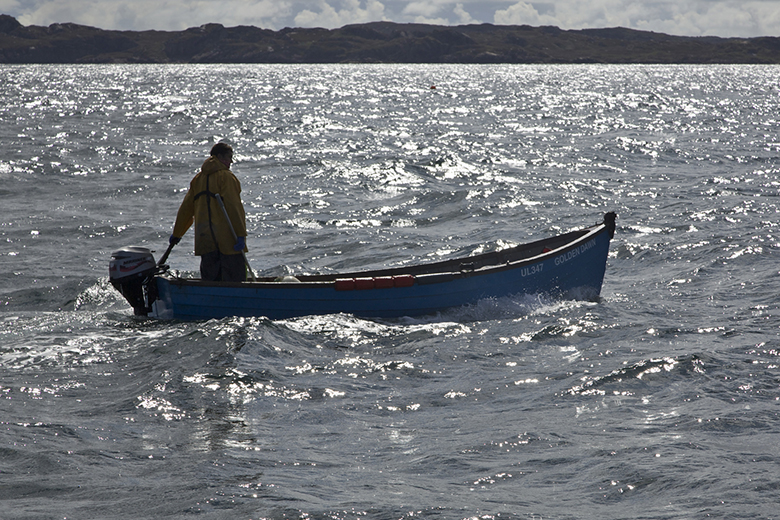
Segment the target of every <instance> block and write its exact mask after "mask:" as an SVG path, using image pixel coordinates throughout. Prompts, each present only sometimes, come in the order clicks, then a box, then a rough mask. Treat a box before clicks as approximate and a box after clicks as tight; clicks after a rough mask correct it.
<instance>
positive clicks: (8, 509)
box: [0, 65, 780, 520]
mask: <svg viewBox="0 0 780 520" xmlns="http://www.w3.org/2000/svg"><path fill="white" fill-rule="evenodd" d="M0 85H2V86H0V99H1V100H2V101H1V102H0V122H1V123H2V124H1V125H0V136H1V137H2V149H3V153H2V155H1V156H0V239H2V241H1V242H0V244H1V245H0V266H1V267H2V277H0V309H1V310H2V313H1V314H0V323H1V324H2V327H1V328H0V398H1V399H0V518H2V519H14V520H16V519H25V520H27V519H31V520H32V519H36V520H39V519H63V518H69V519H70V518H73V519H108V518H111V519H162V518H204V519H223V518H224V519H231V520H232V519H255V520H256V519H326V518H327V519H343V520H347V519H363V518H371V519H388V520H389V519H402V518H437V519H438V518H441V519H472V518H480V519H497V518H523V519H530V518H545V519H587V518H593V519H606V518H609V519H690V518H740V519H746V518H762V519H763V518H777V517H778V516H779V515H780V514H779V513H778V511H777V504H778V503H780V442H779V441H778V439H779V438H780V415H779V412H780V310H779V308H780V263H779V262H778V259H779V258H780V213H779V212H780V197H779V196H778V195H779V194H780V161H779V160H778V155H779V154H780V140H779V139H778V114H780V67H775V66H600V65H582V66H563V65H562V66H514V65H512V66H507V65H495V66H493V65H491V66H462V65H317V66H311V65H230V66H222V65H213V66H193V65H148V66H147V65H99V66H91V65H90V66H66V65H63V66H51V65H30V66H2V67H0ZM223 140H224V141H227V142H229V143H231V144H232V145H233V147H234V148H235V152H236V153H235V164H234V165H233V171H234V172H235V174H236V175H237V177H238V178H239V179H240V180H241V183H242V188H243V191H242V198H243V201H244V205H245V207H246V211H247V226H248V231H249V236H248V246H249V253H248V260H249V262H250V264H251V266H252V267H253V269H254V270H255V271H256V272H258V273H259V274H264V275H269V276H270V275H273V276H279V275H284V274H293V275H294V274H296V273H326V272H338V271H340V270H346V269H349V270H355V269H360V268H378V267H389V266H400V265H405V264H412V263H419V262H428V261H434V260H438V259H447V258H455V257H457V256H462V255H469V254H475V253H478V252H481V251H487V250H495V249H501V248H504V247H509V246H512V245H515V244H518V243H522V242H524V241H529V240H535V239H539V238H543V237H547V236H551V235H554V234H557V233H559V232H562V231H567V230H571V229H575V228H578V227H584V226H587V225H591V224H594V223H596V222H599V221H601V219H602V216H603V214H604V213H605V212H607V211H615V212H616V213H617V214H618V221H617V222H618V227H617V233H616V236H615V238H614V240H613V242H612V246H611V252H610V255H609V260H608V264H607V271H606V277H605V281H604V286H603V290H602V294H601V299H600V300H599V301H596V302H580V301H552V300H549V299H546V298H544V297H541V296H524V297H521V296H518V297H514V298H504V299H499V300H486V301H482V302H479V303H478V304H475V305H472V306H468V307H462V308H455V309H450V310H446V311H443V312H441V313H440V314H437V315H434V316H428V317H424V318H420V319H398V320H364V319H358V318H356V317H354V316H351V315H348V314H339V315H329V316H313V317H305V318H299V319H291V320H282V321H269V320H267V319H264V318H262V317H258V318H253V319H245V318H232V319H223V320H212V321H200V322H178V321H156V320H151V319H139V318H136V317H134V316H133V315H132V309H130V308H129V306H128V305H127V303H126V302H125V301H124V300H123V299H122V297H121V296H120V295H119V294H118V293H117V292H116V291H114V289H113V288H112V287H111V286H110V284H109V283H108V277H107V274H108V272H107V266H108V261H109V258H110V254H111V252H112V251H114V250H116V249H118V248H120V247H123V246H127V245H141V246H145V247H149V248H151V249H154V250H156V255H157V258H159V257H160V255H161V253H162V251H164V249H165V247H166V246H167V240H168V236H169V235H170V233H171V229H172V225H173V221H174V219H175V216H176V211H177V208H178V206H179V203H180V202H181V200H182V198H183V196H184V193H185V192H186V190H187V187H188V184H189V181H190V179H191V178H192V176H193V175H194V174H195V172H196V171H197V170H198V168H199V166H200V164H201V163H202V161H203V160H204V158H205V157H206V156H207V154H208V151H209V149H210V148H211V146H212V145H213V144H214V143H216V142H219V141H223ZM169 263H170V264H171V268H172V269H174V270H177V271H178V272H180V273H182V274H184V275H190V274H192V275H194V274H196V273H197V271H198V258H197V257H195V256H193V253H192V235H191V232H190V233H189V234H188V235H187V236H185V238H184V240H183V241H182V243H181V244H180V245H179V246H177V247H176V248H175V249H174V250H173V252H172V254H171V256H170V258H169Z"/></svg>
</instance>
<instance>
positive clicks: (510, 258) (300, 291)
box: [109, 212, 616, 320]
mask: <svg viewBox="0 0 780 520" xmlns="http://www.w3.org/2000/svg"><path fill="white" fill-rule="evenodd" d="M615 218H616V216H615V213H613V212H610V213H607V214H605V215H604V219H603V221H602V222H601V223H598V224H596V225H593V226H590V227H586V228H584V229H579V230H576V231H570V232H568V233H564V234H561V235H557V236H554V237H551V238H545V239H542V240H538V241H535V242H531V243H527V244H521V245H519V246H516V247H512V248H508V249H503V250H501V251H493V252H490V253H485V254H479V255H475V256H469V257H465V258H459V259H455V260H446V261H442V262H434V263H427V264H419V265H413V266H404V267H395V268H389V269H378V270H371V271H357V272H351V273H341V274H325V275H300V276H295V277H282V278H259V279H255V280H253V281H246V282H208V281H203V280H200V279H197V278H181V277H178V276H176V275H174V274H172V273H171V272H170V270H169V268H168V266H167V265H164V261H165V260H166V259H167V257H168V253H170V250H171V248H168V251H166V253H165V255H164V256H163V258H162V259H161V260H160V262H159V263H155V261H154V257H153V256H152V252H151V251H150V250H149V249H146V248H142V247H127V248H124V249H120V250H119V251H116V252H114V253H113V254H112V257H111V261H110V264H109V279H110V280H111V283H112V284H113V285H114V287H115V288H117V289H118V290H119V291H120V292H121V293H122V294H123V295H124V296H125V298H126V299H127V300H128V302H129V303H130V305H131V306H132V307H133V308H134V311H135V314H136V315H141V316H154V317H157V318H162V319H177V320H202V319H210V318H225V317H229V316H244V317H252V316H257V317H260V316H264V317H266V318H269V319H272V320H276V319H286V318H294V317H298V316H307V315H324V314H335V313H348V314H353V315H355V316H359V317H366V318H397V317H403V316H410V317H411V316H424V315H431V314H436V313H438V312H440V311H442V310H445V309H448V308H452V307H458V306H463V305H468V304H473V303H476V302H478V301H480V300H483V299H487V298H500V297H505V296H515V295H546V296H550V297H553V298H560V299H576V300H595V299H597V298H598V296H599V294H600V292H601V285H602V282H603V280H604V273H605V271H606V263H607V254H608V252H609V242H610V239H611V238H612V237H613V236H614V233H615Z"/></svg>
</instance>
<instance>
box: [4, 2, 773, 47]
mask: <svg viewBox="0 0 780 520" xmlns="http://www.w3.org/2000/svg"><path fill="white" fill-rule="evenodd" d="M0 14H8V15H11V16H13V17H15V18H16V19H17V20H19V22H21V23H22V24H23V25H44V26H48V25H50V24H53V23H65V22H72V23H77V24H81V25H89V26H93V27H98V28H101V29H117V30H133V31H141V30H147V29H157V30H167V31H180V30H183V29H187V28H189V27H198V26H200V25H203V24H206V23H221V24H222V25H224V26H226V27H234V26H237V25H252V26H255V27H260V28H263V29H272V30H279V29H282V28H284V27H324V28H327V29H334V28H338V27H343V26H344V25H348V24H353V23H365V22H376V21H391V22H398V23H410V22H413V23H428V24H437V25H462V24H478V23H492V24H496V25H532V26H541V25H553V26H556V27H560V28H561V29H594V28H605V27H627V28H631V29H640V30H646V31H654V32H660V33H666V34H672V35H678V36H721V37H743V38H749V37H755V36H780V0H542V1H533V0H0Z"/></svg>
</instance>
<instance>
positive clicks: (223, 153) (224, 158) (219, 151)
mask: <svg viewBox="0 0 780 520" xmlns="http://www.w3.org/2000/svg"><path fill="white" fill-rule="evenodd" d="M211 155H212V156H213V157H216V158H217V159H218V160H219V162H221V163H222V164H224V165H225V166H226V167H227V168H230V164H231V163H232V162H233V147H232V146H230V145H229V144H227V143H217V144H215V145H214V146H212V147H211Z"/></svg>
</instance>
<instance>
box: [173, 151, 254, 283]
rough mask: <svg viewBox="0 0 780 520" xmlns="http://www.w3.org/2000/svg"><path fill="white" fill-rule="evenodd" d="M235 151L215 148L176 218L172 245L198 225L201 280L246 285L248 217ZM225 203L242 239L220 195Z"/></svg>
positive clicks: (194, 179) (196, 231)
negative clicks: (232, 167) (235, 169)
mask: <svg viewBox="0 0 780 520" xmlns="http://www.w3.org/2000/svg"><path fill="white" fill-rule="evenodd" d="M232 163H233V148H231V147H230V145H229V144H226V143H217V144H215V145H214V147H213V148H212V149H211V156H210V157H209V158H208V159H206V161H205V162H204V163H203V166H201V169H200V173H198V174H197V175H196V176H195V177H194V178H193V179H192V181H191V182H190V189H189V191H188V192H187V194H186V195H185V196H184V201H183V202H182V203H181V206H180V207H179V212H178V214H177V215H176V223H175V224H174V225H173V234H172V235H171V238H170V242H171V244H178V243H179V241H181V237H183V236H184V234H185V233H186V232H187V230H188V229H189V228H190V226H191V225H192V224H193V223H194V224H195V254H196V255H198V256H200V277H201V279H203V280H210V281H223V282H243V281H244V280H246V268H245V265H244V264H245V260H244V255H243V254H242V253H243V252H245V251H246V250H247V249H246V214H245V213H244V205H243V204H242V203H241V183H240V182H239V181H238V179H237V178H236V176H235V175H233V173H232V172H231V171H230V165H231V164H232ZM217 194H219V195H220V197H221V198H222V201H223V202H224V204H225V209H226V210H227V214H228V216H229V217H230V224H232V225H233V231H235V234H236V236H237V237H238V239H237V240H236V239H234V238H233V233H231V231H230V226H229V225H228V221H227V219H225V212H223V211H222V208H220V206H219V202H218V201H217V199H216V195H217Z"/></svg>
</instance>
